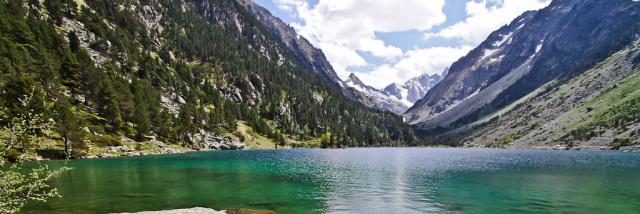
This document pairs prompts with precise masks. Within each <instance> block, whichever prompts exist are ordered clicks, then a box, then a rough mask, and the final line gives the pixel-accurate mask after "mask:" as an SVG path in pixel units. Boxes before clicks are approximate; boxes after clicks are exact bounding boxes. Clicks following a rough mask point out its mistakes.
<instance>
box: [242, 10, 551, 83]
mask: <svg viewBox="0 0 640 214" xmlns="http://www.w3.org/2000/svg"><path fill="white" fill-rule="evenodd" d="M254 1H255V2H256V3H258V4H259V5H261V6H263V7H265V8H267V9H268V10H269V11H271V13H272V14H274V15H275V16H277V17H279V18H281V19H282V20H283V21H285V22H287V23H289V24H290V25H292V26H293V27H294V28H295V29H296V31H297V32H298V33H299V34H301V35H302V36H304V37H306V38H307V39H309V41H311V42H312V43H313V44H314V45H315V46H316V47H319V48H321V49H322V50H323V51H324V52H325V55H327V58H328V59H329V61H330V62H331V64H332V65H333V67H334V68H335V70H336V72H337V73H338V75H340V77H342V78H346V77H347V76H348V75H349V74H351V73H355V74H356V75H358V76H359V77H360V78H361V79H362V80H363V81H364V82H365V83H367V84H369V85H372V86H374V87H377V88H383V87H385V86H386V85H388V84H391V83H403V82H404V81H406V80H408V79H409V78H412V77H416V76H419V75H422V74H438V73H441V72H442V71H443V70H444V69H446V68H447V67H448V66H449V65H450V64H451V63H453V62H454V61H455V60H457V59H459V58H460V57H462V56H464V55H465V54H466V53H467V52H468V51H469V50H471V49H472V48H473V47H475V46H477V45H478V44H479V43H480V42H482V41H483V40H484V38H486V37H487V36H488V35H489V34H490V33H491V32H492V31H494V30H496V29H498V28H499V27H501V26H503V25H505V24H507V23H509V22H510V21H511V20H513V19H514V18H515V17H517V16H518V15H520V14H521V13H523V12H524V11H527V10H535V9H539V8H542V7H544V6H546V5H548V3H549V0H254Z"/></svg>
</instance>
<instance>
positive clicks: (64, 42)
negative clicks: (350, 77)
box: [0, 0, 418, 156]
mask: <svg viewBox="0 0 640 214" xmlns="http://www.w3.org/2000/svg"><path fill="white" fill-rule="evenodd" d="M259 19H262V18H260V17H258V16H254V13H252V12H249V11H247V9H246V6H244V5H242V4H240V2H238V1H235V0H198V1H195V0H145V1H136V0H133V1H124V2H123V1H101V0H86V1H72V0H45V1H26V0H24V1H0V39H1V40H2V43H0V68H1V69H0V70H2V73H1V74H0V89H1V90H0V107H1V108H0V109H2V111H1V112H0V115H1V116H2V117H0V125H2V126H3V127H4V126H5V125H11V124H13V123H14V122H12V121H15V120H21V119H25V118H27V119H28V118H29V117H30V116H29V115H33V114H37V115H42V116H43V117H46V118H47V119H51V120H50V121H53V122H52V124H51V125H52V126H53V127H49V128H48V130H45V131H42V132H34V133H35V134H37V137H40V138H41V139H43V140H44V141H43V142H46V145H45V144H39V143H34V144H33V145H32V146H33V147H30V148H22V149H23V150H22V151H30V150H27V149H43V148H45V149H52V148H53V149H54V150H56V149H60V148H67V146H68V144H67V143H68V140H69V139H70V138H69V139H68V138H67V137H61V136H66V135H64V134H68V133H73V135H72V136H76V137H74V138H73V139H72V140H71V141H72V142H71V145H72V146H73V147H75V148H77V149H74V150H73V151H74V152H78V154H77V155H78V156H83V155H88V154H95V153H96V152H100V151H106V150H108V148H110V147H116V146H124V147H125V148H129V149H131V148H149V147H153V148H158V149H159V150H164V149H166V148H168V147H173V146H180V147H188V148H194V149H211V148H228V147H224V146H223V147H221V146H220V145H221V144H224V145H226V146H228V145H227V144H229V142H233V143H231V144H229V145H232V146H235V145H237V144H238V143H244V144H247V145H248V146H262V147H271V146H274V144H279V145H285V146H293V147H295V146H322V147H341V146H376V145H387V146H390V145H415V144H417V143H418V141H417V139H416V136H415V135H414V134H413V130H412V129H411V127H409V126H407V125H406V124H404V123H403V121H402V118H401V117H399V116H397V115H394V114H391V113H388V112H383V111H379V110H375V109H371V108H368V107H366V106H363V105H362V104H359V103H356V102H353V101H352V100H350V99H349V98H347V97H345V95H344V94H343V91H341V90H340V88H336V84H335V82H333V81H338V80H336V78H337V77H336V76H335V73H334V72H332V70H331V69H330V65H329V64H328V63H326V61H324V62H323V61H322V60H320V59H321V58H323V56H322V57H321V55H322V54H321V52H319V50H317V49H313V48H312V46H310V45H309V44H308V42H307V43H305V40H303V39H297V40H295V41H294V40H290V41H289V42H287V41H286V40H283V39H282V38H283V37H281V36H282V35H280V36H279V35H276V34H274V33H273V31H272V30H271V28H273V26H269V25H265V24H263V22H261V21H259ZM291 35H293V34H291ZM296 38H297V37H296ZM293 46H297V47H299V48H300V49H299V51H298V52H297V51H295V50H292V48H291V47H293ZM316 57H318V58H316ZM316 59H318V60H316ZM310 68H314V69H310ZM319 71H323V73H319ZM327 79H329V80H332V81H327ZM25 97H26V98H25ZM27 98H28V99H27ZM25 99H26V100H28V102H27V101H25ZM61 112H62V113H64V114H62V113H61ZM76 134H77V135H76ZM3 136H4V135H3ZM63 139H64V140H63ZM63 142H64V146H63ZM163 145H167V147H163ZM26 146H27V145H24V146H23V147H26ZM126 150H128V149H126ZM118 151H120V150H118ZM81 153H83V154H81Z"/></svg>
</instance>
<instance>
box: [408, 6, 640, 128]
mask: <svg viewBox="0 0 640 214" xmlns="http://www.w3.org/2000/svg"><path fill="white" fill-rule="evenodd" d="M639 11H640V5H639V4H638V3H637V2H634V1H628V0H612V1H597V0H584V1H572V0H556V1H553V2H552V3H551V4H550V5H549V6H548V7H547V8H544V9H542V10H540V11H531V12H526V13H524V14H522V15H521V16H520V17H518V18H517V19H515V20H514V21H513V22H511V23H510V24H509V25H507V26H504V27H502V28H501V29H499V30H497V31H495V32H494V33H492V34H491V35H490V36H489V37H488V38H487V40H486V41H484V42H483V43H482V44H480V46H478V47H477V48H476V49H474V50H472V51H471V52H470V53H469V54H468V55H467V56H465V57H463V58H461V59H460V60H459V61H457V62H455V63H454V64H453V65H452V66H451V68H450V70H449V73H448V74H447V75H446V76H445V77H444V79H443V81H442V82H440V83H439V84H437V85H436V86H435V87H434V88H433V89H432V90H430V91H429V92H428V93H427V94H426V96H425V97H424V98H423V99H421V100H419V101H418V102H417V103H416V105H414V106H413V107H412V108H410V109H409V110H408V111H407V112H406V114H405V116H406V118H407V119H408V120H409V122H410V123H411V124H414V125H416V126H417V127H419V128H420V129H422V130H431V131H436V132H446V131H448V130H453V129H456V128H458V127H462V126H465V125H468V124H470V123H473V122H475V121H478V120H480V119H482V118H483V117H485V116H487V115H491V114H493V113H495V112H496V111H498V110H500V109H502V108H504V107H505V106H507V105H509V104H511V103H513V102H514V101H516V100H518V99H520V98H522V97H524V96H525V95H527V94H529V93H531V92H532V91H534V90H536V89H538V88H539V87H541V86H543V85H545V84H547V83H549V82H550V81H552V80H566V79H568V78H571V77H573V76H576V75H579V74H581V73H583V72H584V71H586V70H588V69H589V68H591V67H593V66H594V65H595V64H596V63H598V62H601V61H603V60H604V59H606V58H607V57H609V56H610V55H611V54H613V53H615V52H617V51H619V50H621V49H623V48H624V47H626V46H628V45H629V44H631V43H632V42H633V41H634V40H635V38H636V37H637V35H638V33H639V32H640V12H639Z"/></svg>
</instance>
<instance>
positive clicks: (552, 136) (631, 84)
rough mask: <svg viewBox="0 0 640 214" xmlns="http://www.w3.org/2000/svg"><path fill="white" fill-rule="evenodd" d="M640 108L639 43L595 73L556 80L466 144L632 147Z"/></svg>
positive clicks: (478, 128)
mask: <svg viewBox="0 0 640 214" xmlns="http://www.w3.org/2000/svg"><path fill="white" fill-rule="evenodd" d="M639 105H640V40H637V41H636V42H634V43H633V44H631V45H629V46H628V47H627V48H625V49H623V50H621V51H619V52H617V53H615V54H613V55H611V56H610V57H609V58H607V59H606V60H604V61H603V62H601V63H599V64H598V65H597V66H595V67H594V68H592V69H591V70H589V71H587V72H584V73H583V74H581V75H578V76H576V77H575V78H572V79H570V80H568V81H566V82H564V83H563V82H561V81H557V80H556V81H552V82H550V83H549V84H547V85H545V86H543V87H541V88H540V89H538V90H536V91H534V92H532V93H531V94H529V95H527V96H525V97H524V98H522V99H520V100H519V101H517V102H515V103H513V104H511V105H510V106H508V107H507V108H505V110H503V111H501V112H499V113H497V114H495V115H493V116H492V117H487V118H486V119H485V121H482V122H478V123H477V124H476V125H474V126H473V127H472V128H470V129H472V130H473V131H471V132H469V131H464V132H466V133H472V134H470V135H468V136H466V137H462V139H461V141H462V142H463V143H464V144H465V145H467V146H481V147H485V146H489V147H517V148H521V147H543V148H544V147H546V148H551V147H554V148H581V149H620V148H623V149H625V147H627V148H630V147H633V145H636V144H638V143H639V142H640V135H638V133H639V132H640V114H638V109H640V108H639V107H640V106H639ZM464 132H463V133H464ZM461 135H464V134H461Z"/></svg>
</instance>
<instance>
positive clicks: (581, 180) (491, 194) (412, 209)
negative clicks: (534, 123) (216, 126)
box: [27, 148, 640, 213]
mask: <svg viewBox="0 0 640 214" xmlns="http://www.w3.org/2000/svg"><path fill="white" fill-rule="evenodd" d="M53 164H54V165H55V164H59V162H53ZM71 165H72V166H74V167H75V168H76V169H75V170H74V171H72V172H70V174H69V175H68V176H66V177H64V178H62V179H61V180H60V181H59V182H58V185H59V186H60V189H61V192H62V193H63V194H64V197H65V198H64V199H63V200H54V201H52V202H51V203H48V204H40V205H37V206H32V207H29V209H27V211H28V212H39V211H43V210H47V211H50V212H51V211H53V212H59V213H64V212H65V211H69V210H70V209H69V208H66V207H67V206H70V207H74V208H75V209H74V210H76V211H83V210H85V211H89V210H90V211H97V212H122V211H141V210H154V209H156V210H157V209H170V208H185V207H193V206H205V207H211V208H215V209H225V208H237V207H244V208H255V209H269V210H275V211H277V212H279V213H308V212H311V213H318V212H331V213H430V212H435V213H439V212H446V211H451V212H458V213H486V212H492V213H514V212H517V213H526V212H569V213H612V212H613V213H620V212H640V200H638V198H640V185H639V184H640V182H638V181H640V154H637V153H617V152H584V151H580V152H575V151H573V152H569V151H526V150H482V149H417V148H409V149H392V148H380V149H346V150H281V151H241V152H208V153H190V154H183V155H167V156H156V157H138V158H130V159H113V160H87V161H75V162H72V163H71Z"/></svg>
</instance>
